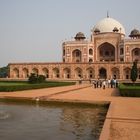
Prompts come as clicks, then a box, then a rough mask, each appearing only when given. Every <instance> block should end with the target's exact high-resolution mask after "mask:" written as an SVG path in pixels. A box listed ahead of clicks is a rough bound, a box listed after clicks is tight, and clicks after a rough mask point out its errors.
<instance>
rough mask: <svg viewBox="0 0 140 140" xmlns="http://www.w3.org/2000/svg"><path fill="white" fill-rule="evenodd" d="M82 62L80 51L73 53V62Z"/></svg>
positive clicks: (76, 50)
mask: <svg viewBox="0 0 140 140" xmlns="http://www.w3.org/2000/svg"><path fill="white" fill-rule="evenodd" d="M81 61H82V52H81V51H80V50H79V49H75V50H73V51H72V62H81Z"/></svg>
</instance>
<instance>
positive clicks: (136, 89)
mask: <svg viewBox="0 0 140 140" xmlns="http://www.w3.org/2000/svg"><path fill="white" fill-rule="evenodd" d="M119 91H120V94H121V96H126V97H140V84H135V85H133V83H126V84H125V83H123V84H120V85H119Z"/></svg>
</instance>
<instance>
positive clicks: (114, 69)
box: [111, 67, 120, 79]
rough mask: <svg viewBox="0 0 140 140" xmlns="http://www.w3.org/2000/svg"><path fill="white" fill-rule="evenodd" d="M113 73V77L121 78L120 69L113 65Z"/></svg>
mask: <svg viewBox="0 0 140 140" xmlns="http://www.w3.org/2000/svg"><path fill="white" fill-rule="evenodd" d="M111 75H112V78H115V79H120V71H119V69H118V68H116V67H113V68H112V69H111Z"/></svg>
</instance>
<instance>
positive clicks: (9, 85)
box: [0, 81, 75, 92]
mask: <svg viewBox="0 0 140 140" xmlns="http://www.w3.org/2000/svg"><path fill="white" fill-rule="evenodd" d="M74 84H75V82H56V81H47V82H44V83H37V84H30V83H28V82H23V81H0V92H10V91H21V90H30V89H40V88H49V87H58V86H69V85H74Z"/></svg>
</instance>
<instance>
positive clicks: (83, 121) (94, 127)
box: [61, 108, 106, 140]
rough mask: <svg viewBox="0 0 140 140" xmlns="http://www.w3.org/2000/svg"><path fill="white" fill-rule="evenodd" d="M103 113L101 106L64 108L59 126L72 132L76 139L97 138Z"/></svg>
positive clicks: (102, 120) (104, 112)
mask: <svg viewBox="0 0 140 140" xmlns="http://www.w3.org/2000/svg"><path fill="white" fill-rule="evenodd" d="M101 112H102V114H104V115H103V116H101ZM105 114H106V110H104V109H103V108H94V109H93V108H82V109H81V108H76V109H64V110H63V115H62V118H61V119H62V122H61V123H62V124H61V126H62V129H63V130H64V131H70V132H72V133H73V134H74V135H75V136H76V138H77V139H80V138H82V139H85V140H86V139H89V137H90V138H91V139H92V140H93V138H94V139H98V137H99V134H100V132H101V128H102V125H103V122H104V117H105Z"/></svg>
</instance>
